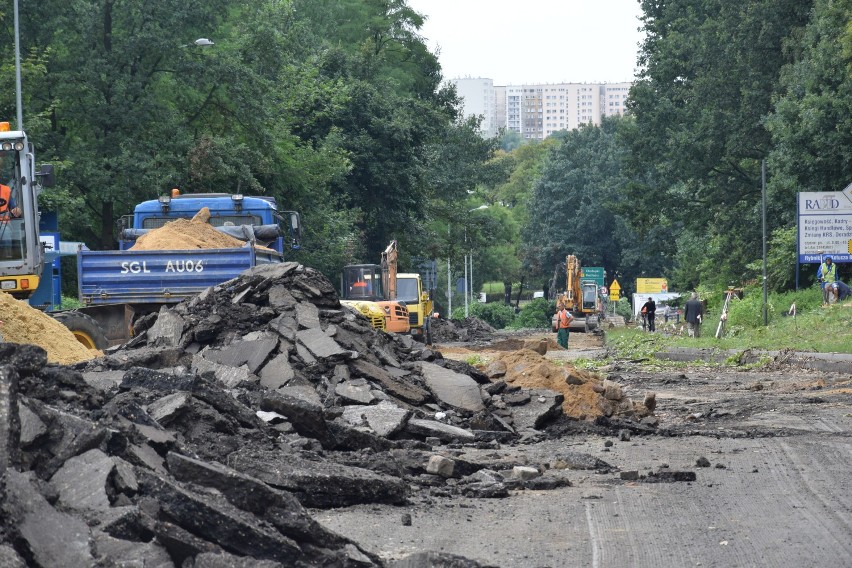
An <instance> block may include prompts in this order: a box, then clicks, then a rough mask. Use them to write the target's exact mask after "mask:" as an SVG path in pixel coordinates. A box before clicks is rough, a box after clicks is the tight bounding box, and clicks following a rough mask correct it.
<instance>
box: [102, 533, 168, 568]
mask: <svg viewBox="0 0 852 568" xmlns="http://www.w3.org/2000/svg"><path fill="white" fill-rule="evenodd" d="M92 540H93V544H94V546H93V549H94V552H95V556H96V557H97V558H100V559H103V560H109V562H110V564H111V565H113V566H157V567H158V568H169V567H172V566H174V563H173V562H172V559H171V557H170V556H169V553H168V551H167V550H166V549H165V548H164V547H163V546H160V545H159V544H157V542H156V541H152V542H136V541H130V540H123V539H118V538H115V537H113V536H110V535H108V534H106V533H104V532H100V531H96V532H95V533H94V535H93V538H92Z"/></svg>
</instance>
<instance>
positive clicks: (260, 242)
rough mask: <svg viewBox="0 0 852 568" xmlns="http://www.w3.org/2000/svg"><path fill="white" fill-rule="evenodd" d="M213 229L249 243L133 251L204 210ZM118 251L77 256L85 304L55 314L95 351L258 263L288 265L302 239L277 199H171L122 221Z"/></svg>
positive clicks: (145, 205) (148, 204) (146, 205)
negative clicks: (286, 261) (165, 309)
mask: <svg viewBox="0 0 852 568" xmlns="http://www.w3.org/2000/svg"><path fill="white" fill-rule="evenodd" d="M205 207H206V208H207V209H208V210H209V211H210V219H209V224H210V225H212V226H213V227H215V229H216V230H218V231H220V232H223V233H226V234H228V235H231V236H232V237H236V238H238V239H240V240H242V241H244V242H245V245H243V246H239V247H235V248H199V249H192V250H180V247H178V246H175V249H164V250H130V249H131V247H133V245H134V244H135V243H136V240H137V239H139V238H140V237H142V236H144V235H146V234H148V233H149V232H150V231H153V230H155V229H158V228H160V227H163V226H164V225H165V224H167V223H169V222H170V221H175V220H177V219H191V218H192V217H194V216H195V215H196V214H197V213H199V211H201V210H202V209H203V208H205ZM120 230H121V234H120V237H119V250H109V251H92V250H86V249H85V248H84V247H81V248H80V250H79V251H78V253H77V276H78V285H79V294H80V301H81V302H82V303H83V305H84V307H82V308H79V309H77V310H73V311H70V312H62V313H58V314H56V315H55V317H56V318H57V319H58V320H60V321H61V322H62V323H63V324H65V325H66V326H67V327H68V328H69V329H71V331H72V333H74V335H75V336H76V337H77V339H78V340H79V341H80V342H81V343H83V344H85V345H87V346H88V347H90V348H98V349H102V348H104V347H107V346H109V345H117V344H120V343H123V342H125V341H127V340H128V339H129V338H130V337H131V335H132V331H131V330H132V325H133V321H134V320H135V319H136V318H138V317H139V316H140V315H145V314H148V313H151V312H154V311H158V310H159V309H160V307H162V306H163V305H166V304H173V303H177V302H180V301H181V300H183V299H185V298H188V297H191V296H194V295H195V294H198V293H199V292H201V291H202V290H204V289H205V288H208V287H210V286H215V285H217V284H220V283H222V282H224V281H226V280H229V279H231V278H234V277H235V276H237V275H238V274H240V273H241V272H243V271H244V270H246V269H248V268H251V267H253V266H256V265H259V264H267V263H274V262H283V261H284V259H285V253H286V252H288V251H290V250H296V249H298V248H299V247H300V242H301V221H300V218H299V214H298V213H297V212H295V211H279V210H278V207H277V205H276V202H275V199H273V198H271V197H250V196H243V195H238V194H236V195H231V194H226V193H204V194H198V193H195V194H186V195H180V194H179V192H177V190H172V193H171V194H169V195H164V196H161V197H160V198H159V199H155V200H150V201H145V202H142V203H140V204H139V205H137V206H136V208H135V209H134V212H133V215H128V216H126V217H125V218H123V219H122V220H121V222H120Z"/></svg>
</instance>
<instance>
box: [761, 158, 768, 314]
mask: <svg viewBox="0 0 852 568" xmlns="http://www.w3.org/2000/svg"><path fill="white" fill-rule="evenodd" d="M760 178H761V195H762V199H761V202H762V203H761V206H762V207H761V208H762V210H763V325H764V326H767V325H769V314H768V312H767V309H768V307H767V303H768V302H767V297H766V296H767V294H766V160H762V161H761V162H760Z"/></svg>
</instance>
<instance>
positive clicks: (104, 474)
mask: <svg viewBox="0 0 852 568" xmlns="http://www.w3.org/2000/svg"><path fill="white" fill-rule="evenodd" d="M114 468H115V462H114V461H113V459H112V458H111V457H110V456H108V455H106V454H105V453H103V452H102V451H100V450H98V449H94V450H89V451H88V452H86V453H84V454H81V455H79V456H75V457H73V458H71V459H69V460H68V461H66V462H65V463H64V464H63V466H62V467H61V468H59V471H57V472H56V473H55V474H54V475H53V477H51V478H50V482H51V484H53V486H54V487H55V488H56V490H57V491H58V492H59V502H60V503H61V504H62V505H64V506H65V507H68V508H71V509H77V510H81V509H107V508H109V506H110V502H109V497H108V496H107V491H106V485H107V478H108V477H109V475H110V474H111V473H112V471H113V469H114Z"/></svg>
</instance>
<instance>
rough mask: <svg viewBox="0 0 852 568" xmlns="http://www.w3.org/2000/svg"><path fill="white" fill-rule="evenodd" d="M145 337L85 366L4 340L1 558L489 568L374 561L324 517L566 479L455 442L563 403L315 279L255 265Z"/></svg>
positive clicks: (502, 436) (162, 319)
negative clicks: (344, 302)
mask: <svg viewBox="0 0 852 568" xmlns="http://www.w3.org/2000/svg"><path fill="white" fill-rule="evenodd" d="M135 331H136V336H135V337H134V339H133V340H132V341H131V342H129V343H128V344H126V345H124V346H121V347H120V348H118V349H114V350H111V351H109V352H108V353H107V354H106V355H105V356H104V357H102V358H99V359H96V360H93V361H89V362H86V363H80V364H77V365H76V366H74V367H67V366H59V365H53V364H48V363H47V359H46V354H45V352H44V350H43V349H41V348H39V347H36V346H32V345H15V344H10V343H2V344H0V362H2V363H0V479H2V484H0V491H2V494H0V498H2V500H0V503H2V514H0V519H2V520H0V565H2V566H24V565H31V566H58V565H62V566H92V565H103V566H111V565H129V564H132V565H145V566H147V565H157V566H186V567H193V566H194V567H213V566H270V567H271V566H341V567H349V566H352V567H356V566H357V567H362V566H363V567H368V566H407V567H409V566H412V567H413V566H471V567H475V566H479V564H477V563H476V562H475V561H473V560H469V559H465V558H460V557H449V556H448V555H446V554H442V553H428V552H427V553H420V554H415V555H412V556H410V557H407V558H405V559H399V560H393V561H389V560H384V559H380V558H377V557H376V556H375V555H373V554H370V553H369V552H368V551H365V550H363V549H362V548H361V547H359V546H358V544H357V543H354V542H351V541H349V540H347V539H346V538H343V537H341V536H339V535H336V534H333V533H332V532H330V531H328V530H326V529H324V528H323V527H322V526H320V525H319V524H318V523H317V522H315V521H314V520H313V519H312V518H311V516H310V514H309V512H308V509H309V508H320V509H322V508H334V507H343V506H349V505H354V504H360V503H389V504H398V505H405V504H406V503H409V502H411V500H412V499H416V498H421V497H423V496H428V495H430V494H431V495H440V496H448V495H449V496H452V495H465V496H472V497H503V496H507V495H508V494H509V490H510V489H518V488H525V487H529V488H536V489H550V488H555V487H560V486H564V485H566V484H570V482H569V481H568V479H567V477H566V476H564V475H560V474H559V473H558V472H556V471H540V470H537V469H536V468H530V467H526V466H524V465H513V464H505V463H504V464H501V467H500V469H501V470H502V471H497V470H496V469H495V467H489V466H493V464H488V463H480V462H475V461H469V460H466V459H464V458H463V457H460V455H459V454H460V453H461V452H459V451H458V449H459V448H464V447H476V448H485V449H487V448H492V447H493V448H498V447H500V445H501V444H516V443H525V442H530V441H535V440H538V439H541V437H542V436H543V435H544V434H543V432H542V430H543V429H544V428H545V427H547V426H548V425H549V424H552V423H553V422H554V420H556V419H557V418H558V417H562V418H564V416H562V413H561V404H562V402H563V395H561V394H560V393H557V392H554V391H550V390H546V389H534V388H521V387H516V386H512V385H508V384H507V383H506V382H505V381H500V380H497V381H492V380H489V378H488V377H487V376H486V375H484V374H483V373H482V372H480V371H477V370H476V369H474V368H473V367H471V366H469V365H467V364H466V363H463V362H459V361H451V360H447V359H443V358H442V357H441V355H440V353H437V352H434V351H432V350H431V349H430V348H428V347H427V346H425V345H422V344H419V343H416V342H415V341H414V340H413V339H412V338H411V337H410V336H400V335H392V334H385V333H382V332H377V331H375V330H373V329H372V328H370V327H369V325H368V324H367V322H366V320H364V319H363V318H362V317H361V316H360V315H358V314H357V313H355V312H353V311H351V310H349V309H347V308H345V307H342V306H341V305H340V303H339V300H338V298H337V295H336V293H335V292H334V289H333V287H332V285H331V283H330V282H328V280H326V279H325V278H324V277H323V276H322V275H321V274H320V273H319V272H317V271H315V270H313V269H311V268H307V267H304V266H301V265H299V264H296V263H285V264H280V265H271V266H264V267H258V268H256V269H253V270H251V271H247V272H245V273H243V275H241V276H240V277H238V278H236V279H233V280H231V281H228V282H225V283H223V284H221V285H219V286H216V287H214V288H210V289H208V290H206V291H205V292H203V293H202V294H200V295H199V296H196V297H194V298H192V299H191V300H187V301H185V302H182V303H181V304H178V305H177V306H175V307H173V308H171V309H165V308H164V309H163V310H162V311H161V312H159V313H157V314H151V315H149V316H146V317H145V318H143V319H142V320H140V321H139V322H138V324H137V328H136V330H135ZM564 459H565V460H568V461H570V460H571V457H570V456H567V455H566V457H565V458H564ZM598 465H602V466H605V465H606V464H598ZM594 467H597V466H594Z"/></svg>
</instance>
